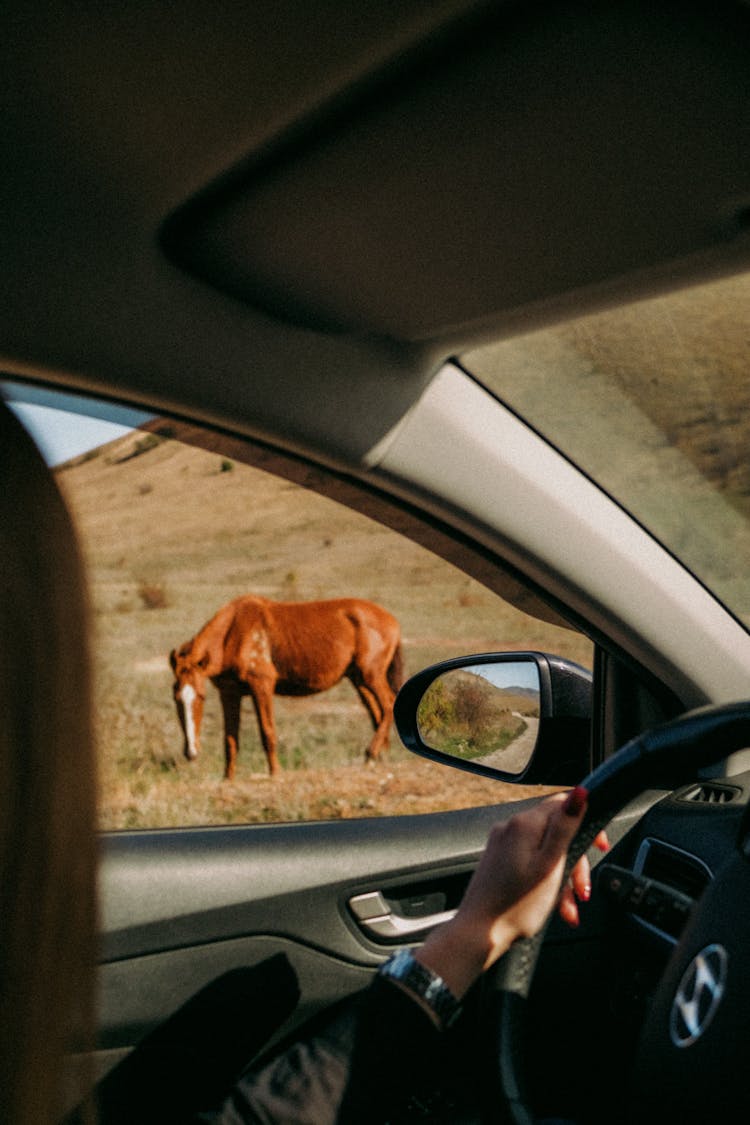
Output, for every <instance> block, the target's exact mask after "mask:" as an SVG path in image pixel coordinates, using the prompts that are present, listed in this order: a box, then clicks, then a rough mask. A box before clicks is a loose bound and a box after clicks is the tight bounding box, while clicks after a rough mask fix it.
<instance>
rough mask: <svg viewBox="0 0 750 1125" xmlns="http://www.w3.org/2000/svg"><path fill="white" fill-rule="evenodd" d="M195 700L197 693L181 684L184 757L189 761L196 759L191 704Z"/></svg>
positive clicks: (196, 751) (188, 685)
mask: <svg viewBox="0 0 750 1125" xmlns="http://www.w3.org/2000/svg"><path fill="white" fill-rule="evenodd" d="M196 698H197V693H196V690H195V688H194V687H193V686H192V684H183V686H182V687H181V688H180V702H181V703H182V709H183V714H184V716H185V757H186V758H189V759H190V761H192V760H193V758H197V757H198V747H197V744H196V742H197V740H196V731H195V716H194V715H193V704H194V703H195V700H196Z"/></svg>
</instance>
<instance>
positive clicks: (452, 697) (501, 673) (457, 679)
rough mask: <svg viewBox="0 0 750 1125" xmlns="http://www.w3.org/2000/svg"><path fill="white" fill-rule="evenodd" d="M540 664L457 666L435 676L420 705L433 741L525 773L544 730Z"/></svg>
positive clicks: (422, 723)
mask: <svg viewBox="0 0 750 1125" xmlns="http://www.w3.org/2000/svg"><path fill="white" fill-rule="evenodd" d="M539 701H540V684H539V670H538V668H537V666H536V664H535V663H534V662H533V661H531V660H518V661H510V662H508V661H504V662H502V663H489V664H476V665H471V666H469V667H466V668H456V669H452V670H451V671H448V672H445V673H443V675H441V676H438V678H437V679H436V680H434V681H433V682H432V683H431V684H430V686H429V687H428V689H427V691H426V692H425V694H424V695H423V697H422V699H421V701H420V704H419V708H418V711H417V724H418V727H419V734H420V737H421V738H422V739H423V741H424V742H425V743H426V745H427V746H429V747H430V749H432V750H438V751H440V752H441V753H443V754H448V755H450V756H451V757H454V758H461V759H464V760H469V761H472V762H479V763H481V764H482V765H484V766H490V767H493V768H494V769H498V770H502V771H504V772H505V773H512V774H521V773H523V771H524V770H525V769H526V766H527V765H528V764H529V761H530V760H531V756H532V754H533V753H534V748H535V746H536V742H537V736H538V731H539Z"/></svg>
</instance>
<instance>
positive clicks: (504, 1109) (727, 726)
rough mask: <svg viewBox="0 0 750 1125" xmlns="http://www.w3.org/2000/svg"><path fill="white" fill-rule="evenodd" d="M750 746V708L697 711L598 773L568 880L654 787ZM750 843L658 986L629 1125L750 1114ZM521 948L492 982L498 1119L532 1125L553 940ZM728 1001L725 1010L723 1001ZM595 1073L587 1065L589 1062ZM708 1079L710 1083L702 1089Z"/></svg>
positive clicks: (697, 915) (650, 734) (723, 876)
mask: <svg viewBox="0 0 750 1125" xmlns="http://www.w3.org/2000/svg"><path fill="white" fill-rule="evenodd" d="M747 746H750V702H744V703H733V704H726V705H722V706H715V707H705V708H701V709H700V710H697V711H691V712H688V713H687V714H685V715H683V716H681V717H680V718H678V719H674V720H672V721H671V722H668V723H665V724H663V725H662V726H659V727H655V728H653V729H652V730H649V731H647V732H645V733H644V734H642V735H639V736H638V737H637V738H635V739H633V740H632V741H631V742H629V743H627V744H626V745H625V746H624V747H622V749H621V750H619V751H618V752H617V753H616V754H615V755H613V757H612V758H610V759H608V760H607V761H606V762H604V763H603V764H602V765H601V766H598V767H597V768H596V769H595V770H593V771H592V773H590V774H589V775H588V777H586V778H585V779H584V780H583V781H582V782H581V784H582V785H583V786H585V788H586V789H587V790H588V792H589V798H588V806H587V811H586V816H585V818H584V821H583V824H582V825H581V828H580V830H579V832H578V834H577V835H576V837H575V839H574V840H573V843H572V844H571V846H570V849H569V853H568V860H567V866H566V878H567V876H568V875H569V873H570V871H571V869H572V867H573V865H574V864H575V863H576V862H577V860H578V859H579V858H580V857H581V856H582V855H583V854H584V852H586V851H587V850H588V848H589V847H590V846H591V844H592V843H593V840H594V837H595V836H596V834H597V833H598V832H599V831H600V830H601V829H602V828H604V827H605V826H606V825H607V824H608V823H609V821H610V820H611V819H612V818H613V817H614V816H615V814H616V813H617V812H619V811H620V810H621V809H622V808H623V807H624V806H625V805H626V804H627V803H628V801H630V800H632V799H633V798H634V797H637V796H638V795H639V794H640V793H642V792H643V791H644V790H646V789H650V788H660V787H667V788H669V789H674V788H676V787H677V786H678V785H680V784H682V783H684V782H686V781H688V780H692V779H693V778H694V776H695V773H696V771H697V770H699V769H701V768H702V767H706V766H710V765H713V764H715V763H716V762H719V761H721V760H722V759H723V758H726V757H727V756H728V755H729V754H731V753H733V752H734V751H736V750H740V749H743V748H745V747H747ZM748 857H750V840H749V841H748V843H747V844H746V845H745V847H744V848H742V847H740V849H739V850H738V851H737V852H736V853H735V854H734V856H733V857H732V858H731V859H730V860H729V862H728V863H727V864H726V865H725V866H724V867H723V868H722V869H721V871H720V872H719V874H718V876H717V878H716V879H715V880H714V881H713V883H712V885H711V886H710V887H709V889H708V890H707V891H706V892H705V893H704V895H703V896H702V898H701V899H700V900H699V902H698V903H697V905H696V907H695V908H694V910H693V912H692V914H691V918H690V921H689V923H688V926H687V927H686V929H685V931H684V932H683V934H682V936H681V938H680V941H679V943H678V945H677V947H676V949H675V951H674V952H673V954H672V957H671V958H670V962H669V964H668V966H667V969H666V971H665V973H664V975H663V977H662V979H661V981H660V983H659V985H658V987H657V990H656V994H655V996H654V998H653V1003H652V1004H651V1005H650V1007H649V1010H648V1014H647V1016H646V1019H645V1022H644V1025H643V1027H642V1031H641V1037H640V1044H639V1048H638V1050H637V1053H636V1058H635V1062H634V1064H633V1067H632V1071H631V1074H630V1075H629V1076H626V1075H623V1080H621V1081H620V1082H619V1084H618V1085H619V1088H618V1089H616V1090H613V1098H614V1099H616V1101H617V1104H618V1105H619V1104H622V1101H623V1097H624V1096H625V1094H626V1091H627V1085H628V1083H626V1081H625V1079H628V1080H629V1085H630V1087H631V1088H632V1090H634V1091H636V1093H635V1095H634V1101H633V1108H632V1110H631V1111H630V1116H629V1117H628V1120H631V1119H632V1120H634V1121H638V1122H639V1125H643V1123H644V1122H647V1121H657V1120H659V1121H665V1120H673V1121H680V1123H681V1125H682V1123H685V1122H696V1123H697V1122H705V1121H711V1120H714V1121H730V1120H735V1119H738V1118H737V1116H736V1115H737V1113H738V1111H739V1110H740V1108H742V1110H743V1119H744V1120H747V1119H748V1114H749V1113H750V1087H748V1084H747V1083H746V1082H745V1081H744V1073H743V1067H742V1063H743V1062H744V1059H742V1058H741V1057H740V1060H739V1071H738V1069H737V1064H738V1046H740V1045H741V1044H743V1041H744V1039H745V1038H746V1026H747V1012H748V1010H750V972H748V971H747V968H746V964H744V963H743V956H742V955H743V953H744V955H745V960H746V958H747V956H748V954H749V953H750V863H749V862H748ZM544 933H545V931H542V932H541V933H540V934H537V936H536V937H534V938H530V939H522V940H519V941H517V942H516V943H515V944H514V945H513V946H512V947H511V949H510V950H509V951H508V953H507V954H506V955H505V957H503V958H502V959H501V961H500V962H499V963H498V965H497V966H496V967H495V969H494V970H493V977H492V979H491V981H490V982H489V987H490V995H491V1004H492V1006H493V1007H494V1018H495V1021H496V1036H497V1038H496V1042H497V1054H496V1065H497V1074H496V1076H495V1077H496V1082H495V1083H494V1085H495V1089H496V1090H499V1091H500V1093H501V1098H500V1104H499V1105H498V1104H497V1103H496V1104H495V1105H488V1106H487V1120H488V1121H492V1122H497V1121H499V1120H502V1121H506V1122H507V1121H510V1122H512V1123H513V1125H533V1123H534V1117H533V1114H532V1112H531V1110H530V1108H529V1103H528V1099H527V1097H526V1096H525V1093H524V1071H523V1048H522V1044H523V1041H524V1030H525V1024H526V1008H527V1005H526V1003H525V1001H526V998H527V996H528V993H529V989H530V986H531V982H532V980H533V977H534V972H535V969H536V965H537V961H538V957H539V952H540V949H541V946H542V943H543V941H544ZM722 999H723V1000H724V1003H722V1002H721V1001H722ZM583 1062H584V1065H585V1058H584V1060H583ZM697 1076H699V1080H697Z"/></svg>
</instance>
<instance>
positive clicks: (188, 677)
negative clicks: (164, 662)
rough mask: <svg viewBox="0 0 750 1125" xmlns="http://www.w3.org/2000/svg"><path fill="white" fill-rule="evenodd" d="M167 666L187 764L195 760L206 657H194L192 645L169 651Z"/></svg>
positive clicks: (199, 737) (198, 739) (202, 700)
mask: <svg viewBox="0 0 750 1125" xmlns="http://www.w3.org/2000/svg"><path fill="white" fill-rule="evenodd" d="M169 663H170V665H171V667H172V672H173V673H174V684H173V685H172V694H173V695H174V701H175V706H176V707H177V717H178V719H179V720H180V726H181V727H182V733H183V734H184V736H185V748H184V754H185V757H186V758H187V759H188V761H192V760H193V759H194V758H197V757H198V751H199V750H200V739H201V720H202V718H203V703H204V700H205V698H206V667H207V665H208V656H207V655H204V656H201V657H197V656H196V654H195V653H194V652H193V642H192V641H188V642H187V643H186V644H184V645H182V646H181V648H175V649H172V651H171V652H170V654H169Z"/></svg>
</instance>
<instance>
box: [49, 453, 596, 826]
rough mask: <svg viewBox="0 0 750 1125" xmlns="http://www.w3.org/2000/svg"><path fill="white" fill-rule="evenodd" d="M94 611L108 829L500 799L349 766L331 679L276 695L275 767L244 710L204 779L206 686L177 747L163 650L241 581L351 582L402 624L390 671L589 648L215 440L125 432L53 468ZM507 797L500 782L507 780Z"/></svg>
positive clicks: (278, 586)
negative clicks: (197, 737) (476, 657)
mask: <svg viewBox="0 0 750 1125" xmlns="http://www.w3.org/2000/svg"><path fill="white" fill-rule="evenodd" d="M58 479H59V481H60V484H61V486H62V487H63V489H64V491H65V493H66V495H67V496H68V499H69V502H70V504H71V507H72V508H73V510H74V512H75V515H76V519H77V522H78V526H79V529H80V534H81V539H82V544H83V549H84V553H85V556H86V561H87V566H88V571H89V577H90V583H91V594H92V603H93V616H94V625H95V638H96V641H95V643H96V648H95V654H96V655H95V673H96V695H97V718H98V731H99V741H100V747H101V756H102V793H103V796H102V810H103V811H102V820H103V823H104V825H105V826H107V827H127V826H141V825H157V824H158V825H164V824H172V823H205V822H206V821H216V820H220V821H233V820H269V819H299V818H307V817H310V816H312V817H318V816H351V815H374V814H376V813H378V812H392V811H395V810H397V809H401V810H403V811H427V810H428V809H430V808H445V807H460V806H461V805H462V804H474V803H491V802H495V801H497V800H499V799H502V795H503V790H502V788H500V787H498V786H497V785H496V784H494V783H488V782H485V781H480V780H479V779H474V778H471V777H469V776H468V775H465V774H458V773H456V772H454V771H450V772H449V771H447V770H445V769H444V768H442V767H439V766H435V765H432V764H431V763H428V762H422V761H419V760H417V759H415V758H413V757H412V756H410V755H407V754H406V752H405V751H404V750H403V748H402V747H401V746H400V744H399V742H398V739H397V736H396V735H395V734H394V735H393V736H392V738H391V747H390V751H389V754H388V758H387V762H384V763H380V764H379V765H378V766H377V767H375V768H369V769H368V768H366V767H365V766H364V764H363V750H364V747H365V745H366V742H367V740H368V738H369V724H368V720H367V718H366V715H365V712H364V710H363V708H362V706H361V704H360V702H359V701H358V699H357V697H356V694H355V693H354V691H353V689H352V687H351V685H350V684H349V683H348V682H343V683H341V684H339V685H338V686H337V687H335V688H334V689H332V690H330V691H328V692H326V693H323V694H320V695H316V696H311V697H307V698H301V699H278V700H277V705H276V719H277V725H278V729H279V738H280V746H279V752H280V758H281V761H282V765H283V767H284V770H283V773H282V776H281V778H280V779H279V780H277V781H270V780H268V779H267V778H266V776H265V762H264V758H263V755H262V751H261V748H260V743H259V739H258V735H257V730H256V725H255V719H254V715H253V713H252V707H251V705H250V703H249V702H246V703H245V705H244V710H243V729H242V742H241V753H240V759H239V763H238V775H237V781H236V782H235V783H234V784H233V785H230V784H224V783H222V782H221V773H222V768H223V755H222V750H221V737H222V735H221V720H220V716H219V709H218V705H217V697H216V693H215V692H214V690H213V688H212V687H211V686H210V685H209V687H208V693H207V699H206V715H205V719H204V729H203V739H202V742H203V749H202V753H201V755H200V757H199V758H198V760H197V761H196V762H194V763H188V762H187V761H185V760H184V758H183V757H182V739H181V733H180V730H179V726H178V721H177V717H176V713H175V709H174V704H173V701H172V696H171V672H170V669H169V666H168V654H169V652H170V650H171V649H172V648H173V647H175V646H177V645H179V644H180V643H181V642H183V641H185V640H187V639H188V638H189V637H191V636H192V635H193V634H194V633H195V632H197V630H198V629H199V628H200V627H201V626H202V625H203V623H204V622H205V621H206V620H207V619H208V618H209V617H210V616H212V615H213V613H214V612H215V611H216V609H218V608H219V607H220V606H221V605H222V604H224V603H225V602H227V601H229V600H230V599H231V598H234V597H236V596H237V595H238V594H241V593H250V592H252V593H256V594H262V595H265V596H267V597H271V598H275V599H281V600H291V601H294V600H306V599H312V598H324V597H341V596H356V597H363V598H367V599H371V600H373V601H376V602H378V603H380V604H382V605H383V606H385V607H386V608H388V609H389V610H390V611H391V612H392V613H394V614H395V615H396V616H397V617H398V619H399V621H400V622H401V626H402V633H403V645H404V657H405V665H406V672H407V674H409V673H411V672H413V671H416V670H417V669H418V668H421V667H423V666H424V665H425V664H428V663H431V662H433V661H435V660H439V659H442V658H444V657H447V656H449V655H458V654H460V653H462V652H466V653H470V652H478V651H488V650H493V649H523V648H541V649H547V650H550V651H555V652H557V653H560V654H562V655H566V656H569V657H571V658H573V659H576V660H579V661H580V662H582V663H588V662H589V661H590V655H589V654H590V646H589V645H588V643H587V642H586V641H585V640H584V639H583V638H581V637H579V636H578V635H577V634H575V633H573V632H570V631H569V630H564V629H560V628H557V627H555V626H553V625H549V624H545V623H542V622H540V621H537V620H536V619H534V618H529V617H527V616H526V615H525V614H522V613H520V612H519V611H518V610H515V609H513V608H512V607H510V606H508V605H507V604H506V603H504V602H502V601H501V600H500V599H498V598H497V596H496V595H495V594H493V593H491V592H490V591H488V590H487V589H485V588H484V587H483V586H481V585H479V584H478V583H477V582H475V581H473V580H471V579H468V578H467V577H466V576H465V575H464V574H462V573H461V571H459V570H457V569H456V568H455V567H453V566H451V565H449V564H448V563H446V562H444V561H443V560H441V559H438V558H437V557H436V556H434V555H432V554H431V553H430V552H428V551H426V550H425V549H424V548H422V547H419V546H417V545H415V544H414V543H412V542H410V541H409V540H407V539H405V538H404V537H402V536H399V535H397V534H396V533H394V532H393V531H391V530H389V529H388V528H384V527H382V526H381V525H380V524H378V523H376V522H374V521H373V520H371V519H368V518H367V517H364V516H362V515H360V514H358V513H355V512H352V511H350V510H349V509H348V508H345V507H343V506H342V505H340V504H337V503H334V502H333V501H331V500H329V499H327V498H325V497H323V496H320V495H318V494H317V493H315V492H311V491H309V490H306V489H303V488H300V487H298V486H297V485H295V484H292V483H290V481H288V480H284V479H282V478H279V477H276V476H273V475H271V474H269V473H267V472H263V471H261V470H259V469H257V468H251V467H249V466H247V465H243V464H240V463H239V462H237V461H236V460H233V459H230V458H227V457H226V456H224V455H223V454H220V453H213V452H207V451H205V450H202V449H196V448H191V447H188V446H186V445H182V444H180V443H178V442H175V441H170V440H160V439H159V438H157V437H156V436H155V435H154V434H146V435H144V434H141V433H137V434H134V435H129V436H128V437H125V438H123V439H121V440H119V441H117V442H115V443H112V444H110V445H108V446H105V447H102V448H101V449H100V450H98V451H96V452H94V453H92V454H88V455H86V456H84V457H82V458H79V459H78V460H76V461H74V462H72V463H69V464H68V465H66V466H63V467H62V468H61V469H60V470H59V471H58ZM512 792H514V793H515V791H512Z"/></svg>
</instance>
